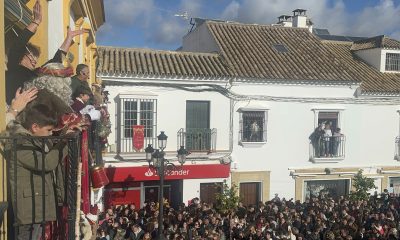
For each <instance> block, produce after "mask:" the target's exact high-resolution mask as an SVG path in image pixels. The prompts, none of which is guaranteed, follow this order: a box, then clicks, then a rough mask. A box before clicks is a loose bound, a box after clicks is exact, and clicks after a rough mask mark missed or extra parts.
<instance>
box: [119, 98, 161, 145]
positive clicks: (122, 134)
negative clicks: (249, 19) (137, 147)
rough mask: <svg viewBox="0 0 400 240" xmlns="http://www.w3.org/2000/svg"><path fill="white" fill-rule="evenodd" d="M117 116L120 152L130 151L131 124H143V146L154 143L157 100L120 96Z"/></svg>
mask: <svg viewBox="0 0 400 240" xmlns="http://www.w3.org/2000/svg"><path fill="white" fill-rule="evenodd" d="M117 112H118V113H119V114H118V116H117V118H118V119H119V120H118V122H119V123H120V125H119V126H118V128H119V136H118V145H119V151H120V152H132V151H133V147H132V138H133V126H135V125H143V126H144V137H145V146H146V145H147V144H153V146H155V145H154V142H156V141H154V139H155V138H156V136H155V135H156V133H157V129H156V119H157V100H156V99H139V98H120V99H119V103H118V111H117Z"/></svg>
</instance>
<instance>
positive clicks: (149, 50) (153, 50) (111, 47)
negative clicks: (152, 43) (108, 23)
mask: <svg viewBox="0 0 400 240" xmlns="http://www.w3.org/2000/svg"><path fill="white" fill-rule="evenodd" d="M97 48H98V49H107V50H113V49H119V50H125V51H140V52H158V53H166V54H182V55H196V56H198V55H200V56H213V57H218V56H219V55H220V54H219V53H206V52H187V51H175V50H162V49H152V48H129V47H113V46H97Z"/></svg>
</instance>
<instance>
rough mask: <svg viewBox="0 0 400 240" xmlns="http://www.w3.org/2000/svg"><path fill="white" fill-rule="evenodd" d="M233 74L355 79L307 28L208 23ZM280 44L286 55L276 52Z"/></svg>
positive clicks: (243, 75)
mask: <svg viewBox="0 0 400 240" xmlns="http://www.w3.org/2000/svg"><path fill="white" fill-rule="evenodd" d="M206 24H208V25H207V26H208V28H209V29H210V31H211V33H212V35H213V36H214V38H215V40H216V42H217V44H218V45H219V47H220V49H221V54H222V55H223V56H224V58H225V59H226V61H227V63H228V65H229V66H231V67H232V68H233V72H234V73H235V74H237V75H238V76H241V77H243V78H252V79H287V80H341V81H343V80H345V81H347V80H354V79H352V78H351V76H350V75H349V74H348V72H347V71H346V67H345V66H344V65H343V64H342V62H341V61H340V60H338V59H336V57H335V56H334V55H332V54H331V53H330V51H329V49H327V48H326V47H325V46H324V45H323V44H321V42H320V40H319V39H318V38H317V37H315V36H314V35H313V34H312V33H310V32H309V31H308V29H301V28H286V27H277V26H267V25H248V24H238V23H219V22H207V23H206ZM275 44H282V45H284V46H286V48H287V49H288V50H289V51H288V52H285V53H282V52H278V51H277V50H276V49H275V48H274V46H273V45H275Z"/></svg>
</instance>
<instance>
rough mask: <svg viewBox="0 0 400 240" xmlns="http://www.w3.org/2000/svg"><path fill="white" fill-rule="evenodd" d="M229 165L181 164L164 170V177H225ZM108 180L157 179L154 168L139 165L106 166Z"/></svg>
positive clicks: (171, 178) (228, 170) (227, 175)
mask: <svg viewBox="0 0 400 240" xmlns="http://www.w3.org/2000/svg"><path fill="white" fill-rule="evenodd" d="M229 172H230V166H229V165H222V164H202V165H200V164H199V165H183V166H177V167H176V168H174V169H168V170H166V171H165V179H166V180H173V179H196V178H227V177H229ZM107 176H108V178H109V179H110V182H125V181H128V179H129V181H148V180H159V175H158V174H157V171H156V170H155V169H152V168H149V167H148V166H140V167H108V168H107Z"/></svg>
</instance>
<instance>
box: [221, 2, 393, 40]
mask: <svg viewBox="0 0 400 240" xmlns="http://www.w3.org/2000/svg"><path fill="white" fill-rule="evenodd" d="M296 8H303V9H307V10H308V11H307V15H308V16H309V17H311V19H312V20H313V22H314V24H315V27H319V28H328V29H329V31H330V32H331V33H332V34H347V35H354V36H356V35H359V36H373V35H379V34H384V33H386V34H391V33H393V32H395V31H396V30H397V29H398V26H399V23H400V21H399V16H400V5H397V6H396V5H395V4H394V0H380V1H379V2H378V3H377V4H376V5H375V6H369V7H366V8H364V9H362V10H361V11H358V12H353V13H350V12H349V11H347V10H346V8H345V4H344V2H343V0H335V1H333V2H332V1H328V0H251V1H246V0H243V1H240V2H238V1H237V0H236V1H232V2H231V3H230V4H229V5H227V7H226V8H225V9H224V11H223V12H222V14H221V17H223V18H224V19H226V20H235V21H239V22H245V23H260V24H270V23H275V22H276V21H277V17H278V16H280V15H282V14H287V15H291V14H292V10H294V9H296ZM394 35H395V36H398V35H396V34H394Z"/></svg>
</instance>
